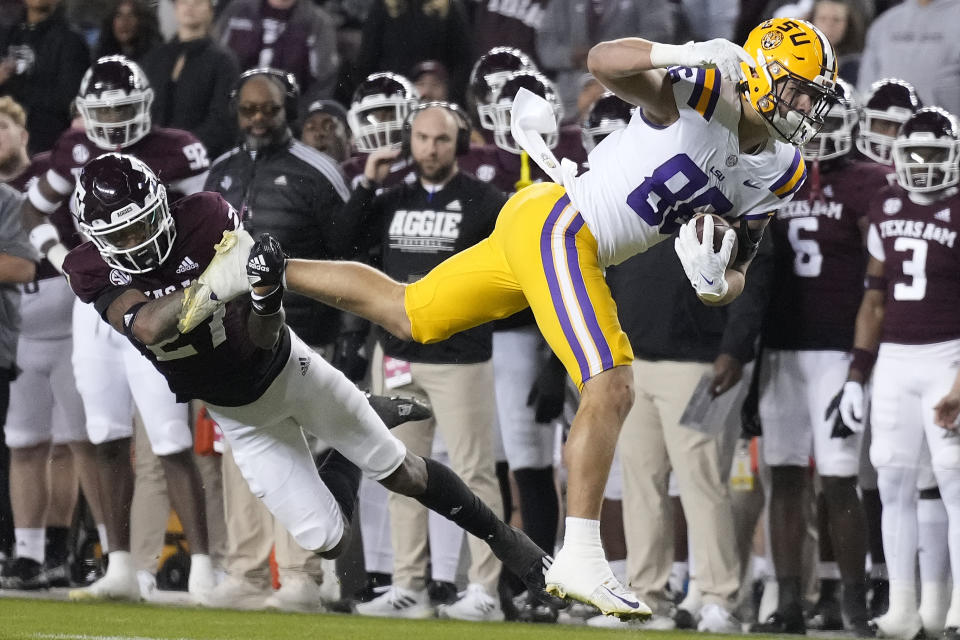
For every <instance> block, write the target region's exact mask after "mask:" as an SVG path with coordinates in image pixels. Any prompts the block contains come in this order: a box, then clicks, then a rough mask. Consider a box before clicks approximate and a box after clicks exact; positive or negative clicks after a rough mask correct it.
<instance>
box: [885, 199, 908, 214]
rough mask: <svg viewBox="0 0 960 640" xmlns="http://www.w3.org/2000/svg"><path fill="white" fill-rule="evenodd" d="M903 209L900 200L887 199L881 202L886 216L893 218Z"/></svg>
mask: <svg viewBox="0 0 960 640" xmlns="http://www.w3.org/2000/svg"><path fill="white" fill-rule="evenodd" d="M901 209H903V202H902V201H901V200H900V198H887V199H886V200H884V201H883V212H884V213H885V214H887V215H888V216H895V215H897V214H898V213H900V210H901Z"/></svg>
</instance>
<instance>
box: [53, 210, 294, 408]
mask: <svg viewBox="0 0 960 640" xmlns="http://www.w3.org/2000/svg"><path fill="white" fill-rule="evenodd" d="M170 213H171V214H172V215H173V220H174V224H175V226H176V230H177V236H176V239H175V240H174V242H173V249H172V250H171V252H170V255H169V257H168V258H167V259H166V260H165V261H164V262H163V264H162V265H161V266H160V268H158V269H154V270H153V271H150V272H147V273H141V274H129V273H126V272H123V271H119V270H117V269H113V268H111V267H110V266H109V265H108V264H107V263H106V262H104V261H103V258H101V257H100V253H99V252H98V251H97V248H96V246H95V245H94V244H93V243H92V242H85V243H84V244H82V245H80V246H79V247H77V248H76V249H74V250H73V251H71V252H70V253H69V254H68V255H67V258H66V260H65V261H64V263H63V270H64V273H66V274H67V278H68V279H69V281H70V286H71V287H73V291H74V293H76V294H77V297H79V298H80V299H81V300H82V301H83V302H86V303H92V304H94V305H95V306H96V307H97V310H98V311H99V312H100V315H101V316H104V317H106V310H107V308H108V307H109V306H110V303H111V302H113V301H114V300H116V298H117V296H119V295H120V294H121V293H123V292H124V291H126V290H127V289H139V290H140V291H142V292H143V293H144V294H145V295H146V296H147V297H148V298H160V297H162V296H165V295H168V294H171V293H174V292H175V291H177V290H179V289H183V288H184V287H186V286H187V285H189V284H190V282H191V281H193V280H194V279H196V278H197V277H198V276H199V275H200V273H202V272H203V270H204V269H205V268H206V267H207V265H208V264H209V263H210V260H211V258H213V256H214V249H213V245H214V244H216V243H217V242H219V241H220V239H221V237H222V235H223V232H224V231H225V230H227V229H236V228H237V226H238V225H239V218H238V217H237V212H236V211H235V210H234V209H233V207H231V206H230V205H229V204H227V201H226V200H224V199H223V198H222V197H220V195H219V194H216V193H209V192H202V193H198V194H196V195H192V196H187V197H185V198H182V199H181V200H179V201H178V202H176V203H175V204H174V205H173V206H172V207H171V209H170ZM249 312H250V298H249V296H241V297H240V298H238V299H236V300H233V301H232V302H229V303H227V305H226V306H225V307H224V308H222V309H221V310H219V311H217V312H216V313H214V314H213V315H212V316H211V317H210V318H209V319H208V320H207V321H206V322H204V323H203V324H201V325H200V326H199V327H197V328H196V329H194V330H193V331H191V332H190V333H185V334H178V335H177V336H175V337H174V338H172V339H170V340H168V341H166V342H164V343H162V344H158V345H153V346H145V345H143V344H140V343H139V342H136V341H134V345H135V346H136V347H137V349H139V350H140V352H141V353H142V354H143V355H144V356H146V357H147V359H149V360H150V361H151V362H153V364H154V366H156V368H157V369H158V370H159V371H160V373H162V374H163V375H164V377H165V378H166V379H167V384H169V385H170V390H171V391H173V392H174V393H175V394H176V396H177V401H178V402H186V401H187V400H191V399H193V398H199V399H201V400H205V401H207V402H210V403H212V404H217V405H221V406H241V405H245V404H249V403H250V402H253V401H254V400H256V399H257V398H259V397H260V396H261V395H262V394H263V392H264V391H266V389H267V387H268V386H270V383H271V382H273V379H274V378H275V377H276V376H277V374H278V373H279V372H280V370H281V369H283V367H284V365H285V364H286V362H287V358H288V357H289V355H290V336H289V334H288V332H287V330H286V328H284V330H283V331H282V332H281V334H282V335H281V338H280V340H279V341H278V344H277V346H275V347H274V348H273V349H270V350H268V349H260V348H258V347H257V346H256V345H254V343H253V342H252V340H251V339H250V335H249V333H248V331H247V318H248V316H249Z"/></svg>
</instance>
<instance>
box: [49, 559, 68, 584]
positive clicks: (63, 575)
mask: <svg viewBox="0 0 960 640" xmlns="http://www.w3.org/2000/svg"><path fill="white" fill-rule="evenodd" d="M43 572H44V573H45V574H46V576H47V585H48V586H50V587H51V588H53V587H69V586H70V564H69V563H67V562H62V563H58V564H53V563H49V562H45V563H43Z"/></svg>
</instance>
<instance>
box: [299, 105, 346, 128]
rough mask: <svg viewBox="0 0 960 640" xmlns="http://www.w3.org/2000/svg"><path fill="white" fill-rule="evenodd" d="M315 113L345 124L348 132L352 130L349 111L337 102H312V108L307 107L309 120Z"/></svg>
mask: <svg viewBox="0 0 960 640" xmlns="http://www.w3.org/2000/svg"><path fill="white" fill-rule="evenodd" d="M315 113H326V114H327V115H331V116H333V117H334V118H337V119H338V120H340V121H341V122H343V126H345V127H347V130H349V129H350V125H349V123H348V122H347V110H346V109H344V108H343V106H341V104H340V103H339V102H337V101H336V100H317V101H315V102H311V103H310V106H309V107H307V117H308V118H309V117H310V116H312V115H313V114H315Z"/></svg>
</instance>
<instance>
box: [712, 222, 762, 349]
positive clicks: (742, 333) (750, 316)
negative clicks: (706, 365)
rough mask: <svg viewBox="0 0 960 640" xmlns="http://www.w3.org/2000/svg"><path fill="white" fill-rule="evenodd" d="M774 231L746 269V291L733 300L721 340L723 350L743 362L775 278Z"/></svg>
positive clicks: (755, 336) (755, 339) (754, 343)
mask: <svg viewBox="0 0 960 640" xmlns="http://www.w3.org/2000/svg"><path fill="white" fill-rule="evenodd" d="M773 253H774V252H773V240H772V236H771V234H769V233H768V234H764V238H763V240H762V241H761V242H760V249H759V250H758V251H757V255H756V257H755V258H754V259H753V262H752V263H751V264H750V268H749V269H748V270H747V281H746V285H745V286H744V289H743V293H741V294H740V297H738V298H737V299H736V300H734V301H733V302H732V303H730V307H729V313H728V314H727V323H726V325H725V327H724V330H723V337H722V338H721V339H720V353H728V354H730V355H732V356H734V357H735V358H737V359H738V360H739V361H740V362H749V361H750V360H753V358H754V355H755V346H756V342H757V338H758V337H759V335H760V330H761V329H762V328H763V318H764V316H765V315H766V310H767V305H768V304H769V301H770V292H771V291H772V287H773V280H774V273H775V272H774V255H773Z"/></svg>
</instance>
